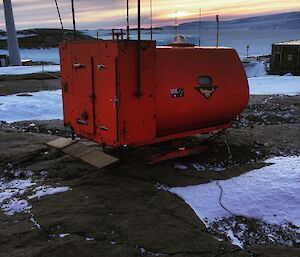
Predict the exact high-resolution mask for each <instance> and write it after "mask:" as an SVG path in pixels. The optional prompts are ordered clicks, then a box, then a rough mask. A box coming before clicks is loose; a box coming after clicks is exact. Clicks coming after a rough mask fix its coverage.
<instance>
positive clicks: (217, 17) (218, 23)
mask: <svg viewBox="0 0 300 257" xmlns="http://www.w3.org/2000/svg"><path fill="white" fill-rule="evenodd" d="M216 20H217V47H219V25H220V19H219V15H217V16H216Z"/></svg>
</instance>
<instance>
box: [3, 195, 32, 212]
mask: <svg viewBox="0 0 300 257" xmlns="http://www.w3.org/2000/svg"><path fill="white" fill-rule="evenodd" d="M31 207H32V206H31V205H30V204H29V203H28V202H27V201H26V200H22V199H19V198H13V199H11V200H9V202H8V203H5V204H2V206H1V209H2V211H4V214H6V215H9V216H12V215H14V214H16V213H19V212H23V211H25V210H29V209H31Z"/></svg>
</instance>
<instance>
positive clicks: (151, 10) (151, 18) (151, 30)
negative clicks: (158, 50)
mask: <svg viewBox="0 0 300 257" xmlns="http://www.w3.org/2000/svg"><path fill="white" fill-rule="evenodd" d="M150 38H151V40H152V39H153V5H152V0H150Z"/></svg>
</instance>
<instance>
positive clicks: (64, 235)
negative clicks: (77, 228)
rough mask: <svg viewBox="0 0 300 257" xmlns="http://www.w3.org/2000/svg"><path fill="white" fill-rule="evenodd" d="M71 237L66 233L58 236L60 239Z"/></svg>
mask: <svg viewBox="0 0 300 257" xmlns="http://www.w3.org/2000/svg"><path fill="white" fill-rule="evenodd" d="M69 235H70V234H69V233H66V234H59V235H58V236H59V237H60V238H64V237H66V236H69Z"/></svg>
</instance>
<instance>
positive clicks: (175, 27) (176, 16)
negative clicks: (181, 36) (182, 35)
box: [175, 11, 177, 36]
mask: <svg viewBox="0 0 300 257" xmlns="http://www.w3.org/2000/svg"><path fill="white" fill-rule="evenodd" d="M176 35H177V11H176V12H175V36H176Z"/></svg>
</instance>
